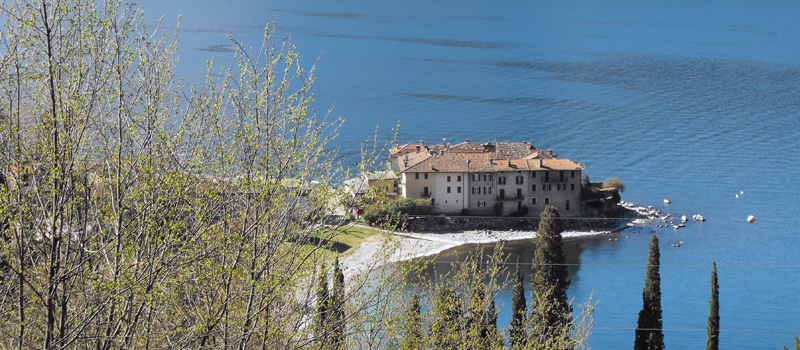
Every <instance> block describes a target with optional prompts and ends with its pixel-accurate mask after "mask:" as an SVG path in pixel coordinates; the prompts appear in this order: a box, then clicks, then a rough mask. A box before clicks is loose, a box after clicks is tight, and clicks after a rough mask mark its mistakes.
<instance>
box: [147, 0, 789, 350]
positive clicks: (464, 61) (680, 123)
mask: <svg viewBox="0 0 800 350" xmlns="http://www.w3.org/2000/svg"><path fill="white" fill-rule="evenodd" d="M143 5H144V7H145V9H146V11H147V15H148V18H149V20H148V22H150V23H153V22H154V19H155V18H156V17H157V16H158V15H160V14H162V13H166V21H167V22H168V23H174V22H175V21H174V19H175V17H176V16H177V15H178V14H182V15H183V17H182V24H181V30H180V40H181V41H180V50H179V54H180V55H181V60H180V63H179V66H178V74H179V76H183V77H186V78H187V79H188V81H194V82H199V81H201V79H202V77H203V76H204V74H205V71H206V67H205V64H206V63H205V62H206V60H207V59H210V58H212V57H218V58H220V60H219V61H218V62H229V60H228V57H230V55H231V53H230V52H228V51H230V50H231V49H232V48H233V47H232V45H230V41H229V40H228V39H227V38H226V33H230V34H231V35H233V36H234V37H236V38H237V40H239V41H241V42H244V43H246V44H252V45H258V44H259V43H260V38H261V36H262V28H263V27H264V25H265V24H267V23H268V22H270V21H272V19H273V18H275V19H276V20H277V23H278V26H279V34H280V35H289V36H291V38H292V41H293V42H294V43H296V44H297V47H298V50H299V51H300V53H301V55H302V63H303V64H304V65H306V66H310V65H312V64H313V63H314V62H315V61H316V60H317V58H318V57H319V61H318V63H317V71H316V72H317V78H318V79H317V82H316V84H315V86H314V90H315V96H316V107H317V110H318V111H324V110H326V109H327V108H329V107H330V106H332V105H334V104H335V106H336V109H335V111H334V112H333V115H334V116H337V117H338V116H342V117H344V118H346V120H347V124H346V126H345V127H344V129H343V131H342V135H341V137H340V138H339V140H338V141H337V145H338V146H339V147H341V150H342V154H344V155H348V156H350V157H353V159H356V158H358V157H357V156H356V155H357V154H358V150H359V142H360V141H362V140H364V139H366V138H368V137H370V136H371V135H372V134H373V132H374V128H375V127H376V125H381V127H382V130H388V129H389V128H391V127H393V126H394V125H395V124H397V123H398V122H400V123H401V129H400V134H399V138H400V140H401V141H417V140H419V139H422V138H424V139H426V140H427V141H428V142H429V143H431V142H437V141H440V140H442V139H445V138H446V139H447V141H449V142H453V143H457V142H461V141H463V140H464V139H466V138H470V139H471V140H473V141H485V140H493V141H523V140H524V141H531V142H533V143H534V145H536V146H537V147H540V148H552V149H554V150H555V151H556V152H558V153H559V154H560V155H561V157H565V158H570V159H575V160H577V161H580V162H583V163H584V164H585V165H586V167H587V171H588V173H589V175H590V176H591V178H592V179H593V180H595V181H598V180H602V179H604V178H607V177H612V176H618V177H620V178H621V179H622V180H623V182H624V183H625V186H626V191H625V193H624V194H623V199H624V200H627V201H631V202H634V203H639V204H643V205H654V206H656V207H659V208H663V210H664V211H665V212H667V213H672V214H673V215H681V214H686V215H687V216H689V217H691V215H692V214H695V213H702V214H703V215H704V216H705V217H706V218H708V221H707V222H705V223H703V224H695V223H690V224H689V225H688V227H687V228H685V229H681V230H679V231H673V230H672V229H669V230H660V232H662V233H659V237H660V239H661V242H662V248H661V262H662V264H663V266H662V267H661V276H662V284H661V285H662V293H663V299H662V306H663V309H664V313H663V318H664V327H665V328H666V329H667V330H665V343H666V345H667V347H668V348H673V349H696V348H702V347H703V345H704V343H705V336H706V335H705V326H706V317H707V314H708V297H709V271H710V267H711V261H712V260H713V259H716V262H717V265H718V269H719V283H720V304H721V310H720V314H721V328H722V335H721V340H720V346H721V348H724V349H741V348H748V349H777V348H780V347H781V346H782V345H784V344H789V343H790V342H791V341H792V337H793V336H794V335H795V334H800V317H798V315H800V297H798V293H797V292H796V291H797V290H798V287H800V255H799V254H797V251H798V248H800V244H798V233H800V232H799V231H800V230H798V226H799V225H800V211H799V210H798V209H800V187H798V185H797V184H798V183H800V152H798V150H800V16H798V14H799V13H800V2H796V1H781V0H778V1H774V2H770V3H769V4H765V3H762V2H755V1H752V2H746V1H725V2H723V1H703V2H696V1H686V0H678V1H644V2H632V1H537V2H521V1H519V2H518V1H505V2H488V1H436V2H431V1H417V0H410V1H403V2H384V1H381V2H375V1H363V0H356V1H348V2H341V1H333V2H331V1H319V0H314V1H291V2H288V1H286V2H276V1H254V0H248V1H237V2H233V3H230V2H223V1H218V0H199V1H185V0H183V1H163V2H162V1H154V0H146V1H144V2H143ZM223 58H224V59H223ZM739 191H744V194H742V195H740V198H738V199H737V198H736V197H735V194H736V193H739ZM666 196H668V197H669V198H670V199H671V200H672V202H673V203H672V204H670V205H669V206H664V205H663V204H662V199H664V198H665V197H666ZM748 215H755V216H756V217H757V218H758V221H757V222H756V223H755V224H747V223H746V222H745V218H746V217H747V216H748ZM651 229H656V228H649V227H648V228H643V229H637V230H640V231H643V232H649V231H650V230H651ZM626 235H628V236H630V238H627V239H626V238H625V236H626ZM620 237H621V239H620V240H619V241H608V240H607V239H593V240H584V241H581V242H579V243H575V244H572V245H571V250H572V252H573V255H575V257H574V259H575V261H578V262H580V264H581V265H580V266H579V267H577V268H575V269H573V271H574V275H573V276H572V279H573V283H572V286H571V288H570V290H569V294H570V296H572V297H575V298H576V299H577V301H582V300H585V299H586V298H587V297H588V296H589V294H591V293H592V292H594V297H595V299H596V300H600V304H599V305H598V306H597V308H596V311H595V329H594V331H593V335H592V336H591V338H590V341H589V345H590V346H592V347H593V348H596V349H618V348H631V347H632V345H633V339H634V331H633V328H635V326H636V318H637V314H638V311H639V309H640V308H641V291H642V286H643V283H644V282H643V280H644V272H645V269H644V267H643V266H642V265H643V264H644V263H645V261H646V255H647V242H648V239H649V237H648V235H646V234H639V235H634V234H629V233H622V235H621V236H620ZM673 241H684V242H685V243H684V244H683V245H682V246H681V247H680V248H672V247H670V246H669V243H671V242H673ZM527 249H528V246H527V245H526V244H516V245H512V246H510V247H509V251H511V252H512V253H514V254H523V255H524V254H526V253H525V252H526V250H527ZM631 265H632V266H631ZM502 299H503V298H502V297H501V298H498V301H501V302H502ZM508 304H509V302H508V301H507V300H506V301H505V305H504V306H502V307H503V308H504V309H503V310H504V311H505V313H504V314H503V315H502V316H501V322H507V320H508V310H507V309H508V308H509V305H508Z"/></svg>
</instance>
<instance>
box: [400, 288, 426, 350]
mask: <svg viewBox="0 0 800 350" xmlns="http://www.w3.org/2000/svg"><path fill="white" fill-rule="evenodd" d="M423 336H424V334H423V332H422V307H421V306H420V302H419V294H417V293H416V292H414V297H413V299H411V306H410V307H409V309H408V311H406V319H405V336H404V337H403V342H402V344H401V346H400V348H401V349H403V350H416V349H421V348H422V346H423V344H425V341H424V339H423Z"/></svg>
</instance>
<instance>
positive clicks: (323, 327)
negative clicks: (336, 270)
mask: <svg viewBox="0 0 800 350" xmlns="http://www.w3.org/2000/svg"><path fill="white" fill-rule="evenodd" d="M329 305H330V294H329V292H328V270H327V269H326V268H325V264H322V266H321V267H320V270H319V277H318V280H317V319H316V325H315V327H314V338H315V339H316V340H317V341H318V342H320V343H324V342H326V341H327V337H328V309H329Z"/></svg>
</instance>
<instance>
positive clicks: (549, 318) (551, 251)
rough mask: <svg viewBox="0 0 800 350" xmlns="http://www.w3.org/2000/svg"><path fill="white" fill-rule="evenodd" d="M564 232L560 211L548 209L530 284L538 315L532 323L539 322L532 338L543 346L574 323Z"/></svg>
mask: <svg viewBox="0 0 800 350" xmlns="http://www.w3.org/2000/svg"><path fill="white" fill-rule="evenodd" d="M563 231H564V226H563V223H562V222H561V219H560V217H559V214H558V210H556V208H555V207H553V206H547V207H545V209H544V211H543V212H542V215H541V221H540V223H539V230H538V231H537V232H536V238H535V240H534V242H535V244H536V251H535V252H534V257H533V267H534V270H535V275H534V278H533V281H531V290H532V291H533V294H534V298H533V303H532V304H533V311H532V312H533V314H534V316H535V317H533V318H532V319H531V320H532V321H533V322H535V323H537V324H534V325H533V329H535V330H537V331H536V333H537V334H532V336H533V338H534V339H535V342H536V343H540V344H541V343H542V342H544V343H547V342H550V339H554V337H557V334H559V333H560V331H561V330H562V329H565V328H569V327H570V324H571V321H572V307H571V306H570V305H569V302H568V301H567V289H568V288H569V284H570V281H569V275H568V271H567V266H566V265H565V262H566V260H565V258H564V251H563V248H562V238H561V232H563ZM540 296H542V297H540ZM543 296H547V297H546V298H545V297H543ZM542 303H544V304H542Z"/></svg>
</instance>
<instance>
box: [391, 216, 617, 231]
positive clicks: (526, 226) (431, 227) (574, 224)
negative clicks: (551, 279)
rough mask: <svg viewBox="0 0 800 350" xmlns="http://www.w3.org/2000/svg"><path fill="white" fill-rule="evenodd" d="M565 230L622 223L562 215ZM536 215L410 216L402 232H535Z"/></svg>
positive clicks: (614, 227) (587, 228)
mask: <svg viewBox="0 0 800 350" xmlns="http://www.w3.org/2000/svg"><path fill="white" fill-rule="evenodd" d="M562 219H563V221H564V229H565V230H566V231H598V230H611V229H616V228H618V227H619V226H620V225H621V224H622V220H619V219H606V218H580V217H572V218H562ZM538 228H539V218H538V217H491V216H444V215H438V216H413V217H408V218H406V220H405V227H404V228H403V229H404V230H405V231H411V232H459V231H473V230H495V231H507V230H516V231H536V230H537V229H538Z"/></svg>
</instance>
